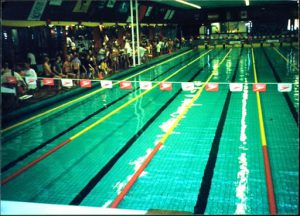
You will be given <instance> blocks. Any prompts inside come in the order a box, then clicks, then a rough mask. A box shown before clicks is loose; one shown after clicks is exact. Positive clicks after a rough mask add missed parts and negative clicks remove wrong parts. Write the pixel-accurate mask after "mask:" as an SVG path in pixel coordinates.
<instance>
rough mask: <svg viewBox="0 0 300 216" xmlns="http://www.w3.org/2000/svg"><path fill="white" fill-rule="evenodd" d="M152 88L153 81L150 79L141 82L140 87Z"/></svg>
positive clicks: (143, 88) (144, 88)
mask: <svg viewBox="0 0 300 216" xmlns="http://www.w3.org/2000/svg"><path fill="white" fill-rule="evenodd" d="M151 88H152V83H151V82H149V81H141V82H140V89H142V90H148V89H151Z"/></svg>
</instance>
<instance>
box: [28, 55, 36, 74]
mask: <svg viewBox="0 0 300 216" xmlns="http://www.w3.org/2000/svg"><path fill="white" fill-rule="evenodd" d="M27 59H28V61H29V63H30V67H31V68H33V69H34V70H35V71H36V70H37V67H36V60H35V55H34V54H33V53H32V52H31V51H29V52H28V53H27Z"/></svg>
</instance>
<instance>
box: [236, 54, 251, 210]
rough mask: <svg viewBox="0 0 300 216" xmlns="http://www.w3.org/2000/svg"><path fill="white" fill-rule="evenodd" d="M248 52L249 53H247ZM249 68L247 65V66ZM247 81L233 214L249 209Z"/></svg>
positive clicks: (243, 102) (243, 103) (244, 92)
mask: <svg viewBox="0 0 300 216" xmlns="http://www.w3.org/2000/svg"><path fill="white" fill-rule="evenodd" d="M248 54H249V53H248ZM249 60H250V58H248V62H247V63H248V66H249V64H250V61H249ZM248 68H249V67H248ZM247 83H248V81H247V76H246V75H245V85H244V91H243V99H242V118H241V133H240V141H241V143H240V146H239V149H240V150H241V154H240V156H239V157H238V162H239V165H240V166H239V171H238V173H237V180H238V184H237V187H236V198H237V202H236V209H235V214H246V213H248V211H249V207H248V205H247V197H248V196H247V193H248V175H249V169H248V163H247V151H248V148H247V134H246V128H247V124H246V116H247V100H248V84H247Z"/></svg>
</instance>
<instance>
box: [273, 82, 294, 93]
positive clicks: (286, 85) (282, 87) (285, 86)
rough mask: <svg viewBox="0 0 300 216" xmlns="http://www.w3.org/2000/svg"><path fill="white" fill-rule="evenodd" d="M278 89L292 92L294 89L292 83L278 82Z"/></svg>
mask: <svg viewBox="0 0 300 216" xmlns="http://www.w3.org/2000/svg"><path fill="white" fill-rule="evenodd" d="M277 89H278V91H279V92H290V91H292V84H291V83H278V85H277Z"/></svg>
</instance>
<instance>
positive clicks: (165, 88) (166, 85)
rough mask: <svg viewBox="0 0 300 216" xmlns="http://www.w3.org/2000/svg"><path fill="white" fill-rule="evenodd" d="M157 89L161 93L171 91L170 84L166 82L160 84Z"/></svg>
mask: <svg viewBox="0 0 300 216" xmlns="http://www.w3.org/2000/svg"><path fill="white" fill-rule="evenodd" d="M159 88H160V90H162V91H172V83H168V82H163V83H160V84H159Z"/></svg>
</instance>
